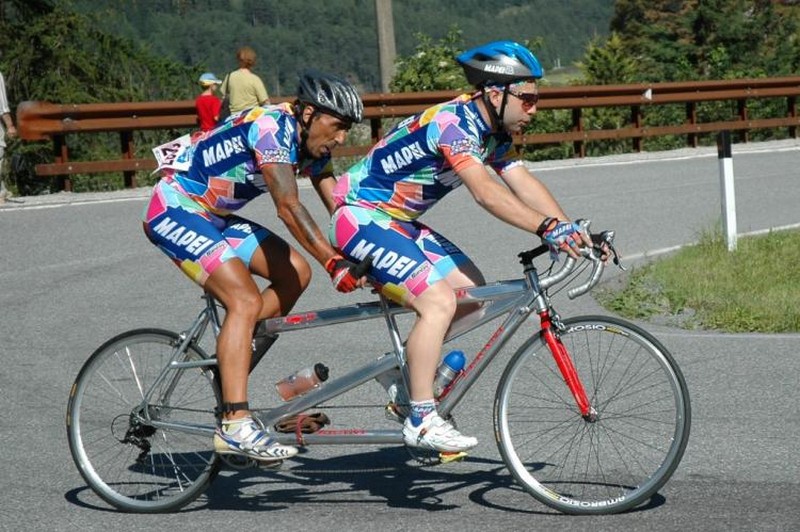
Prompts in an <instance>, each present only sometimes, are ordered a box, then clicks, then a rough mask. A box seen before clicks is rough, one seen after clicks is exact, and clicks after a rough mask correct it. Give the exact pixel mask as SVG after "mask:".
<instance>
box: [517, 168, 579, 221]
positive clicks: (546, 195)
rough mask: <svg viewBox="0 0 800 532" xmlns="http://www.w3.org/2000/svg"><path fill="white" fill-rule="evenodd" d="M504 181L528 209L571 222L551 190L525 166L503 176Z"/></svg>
mask: <svg viewBox="0 0 800 532" xmlns="http://www.w3.org/2000/svg"><path fill="white" fill-rule="evenodd" d="M501 177H502V179H503V181H505V183H506V184H507V185H508V187H509V188H510V189H511V190H512V191H513V192H514V195H516V196H517V197H518V198H519V199H520V200H522V202H523V203H525V205H527V206H528V207H530V208H532V209H534V210H536V211H538V212H540V213H542V214H544V215H546V216H552V217H554V218H558V219H559V220H564V221H566V220H569V218H568V217H567V215H566V214H565V213H564V211H563V210H562V209H561V206H560V205H559V204H558V201H556V199H555V197H553V194H551V193H550V190H548V188H547V187H546V186H545V185H544V183H542V182H541V181H539V180H538V179H537V178H536V176H534V175H533V174H532V173H531V172H530V171H528V169H527V168H525V167H524V166H523V165H517V166H514V167H512V168H510V169H509V170H507V171H505V172H503V174H501Z"/></svg>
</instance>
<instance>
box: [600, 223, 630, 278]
mask: <svg viewBox="0 0 800 532" xmlns="http://www.w3.org/2000/svg"><path fill="white" fill-rule="evenodd" d="M615 235H616V233H614V231H603V232H602V233H599V234H597V235H592V240H593V241H594V242H595V245H594V248H595V250H599V251H600V252H601V253H602V247H603V246H602V245H603V244H605V245H606V246H607V247H608V251H609V252H610V253H611V261H612V262H613V263H614V265H615V266H617V267H618V268H619V269H620V270H622V271H627V270H628V268H626V267H625V266H624V265H623V264H622V256H621V255H620V254H619V252H618V251H617V248H615V247H614V236H615ZM595 237H596V238H595Z"/></svg>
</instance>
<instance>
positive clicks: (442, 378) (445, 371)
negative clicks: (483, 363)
mask: <svg viewBox="0 0 800 532" xmlns="http://www.w3.org/2000/svg"><path fill="white" fill-rule="evenodd" d="M465 362H466V357H465V356H464V352H463V351H450V352H449V353H447V355H446V356H445V357H444V360H442V363H441V364H440V365H439V369H438V370H436V380H434V382H433V394H434V397H439V396H440V395H441V394H442V392H443V391H444V389H445V388H446V387H447V385H448V384H450V382H451V381H452V380H453V378H455V376H456V375H458V374H459V373H461V370H463V369H464V363H465Z"/></svg>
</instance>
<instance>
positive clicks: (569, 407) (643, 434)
mask: <svg viewBox="0 0 800 532" xmlns="http://www.w3.org/2000/svg"><path fill="white" fill-rule="evenodd" d="M564 324H565V326H566V331H565V332H564V333H563V334H562V336H561V339H562V341H563V343H564V346H565V347H566V349H567V351H568V352H569V354H570V356H571V358H572V362H573V364H574V365H575V368H576V370H577V372H578V375H579V377H580V379H581V381H582V382H583V385H584V388H585V389H586V393H587V395H588V396H589V400H590V403H591V406H592V407H593V408H594V409H595V410H596V411H597V418H596V420H595V421H593V422H592V421H587V420H585V419H584V418H583V417H581V415H580V413H579V411H578V408H577V406H576V404H575V400H574V399H573V398H572V395H571V394H570V392H569V390H568V389H567V386H566V384H565V383H564V380H563V377H562V376H561V374H560V373H559V371H558V368H557V367H556V364H555V362H554V360H553V357H552V355H551V354H550V351H549V350H548V348H547V346H546V345H545V343H544V341H543V339H542V338H541V336H538V335H537V336H535V337H533V338H531V339H530V340H528V341H527V342H526V343H525V345H523V346H522V347H521V348H520V349H519V350H518V351H517V353H516V354H515V355H514V357H513V358H512V359H511V361H510V362H509V364H508V366H507V367H506V370H505V372H504V373H503V376H502V377H501V379H500V382H499V385H498V389H497V394H496V396H495V405H494V423H495V435H496V438H497V443H498V447H499V449H500V453H501V455H502V456H503V460H504V461H505V463H506V465H507V466H508V468H509V470H510V471H511V473H512V474H513V476H514V477H515V478H516V480H517V481H518V482H519V483H520V484H521V485H522V486H523V487H524V488H525V490H526V491H528V492H529V493H530V494H531V495H533V496H534V497H535V498H536V499H537V500H539V501H540V502H542V503H544V504H547V505H548V506H550V507H552V508H555V509H557V510H559V511H561V512H565V513H570V514H608V513H616V512H621V511H624V510H627V509H630V508H633V507H635V506H637V505H639V504H641V503H642V502H644V501H645V500H647V499H649V498H650V497H651V496H652V495H653V494H654V493H655V492H656V491H657V490H658V489H659V488H660V487H661V486H663V484H664V483H665V482H666V481H667V480H668V479H669V477H670V476H671V475H672V473H673V471H674V470H675V468H676V467H677V466H678V463H679V462H680V460H681V457H682V456H683V452H684V449H685V448H686V444H687V441H688V438H689V427H690V423H691V409H690V402H689V394H688V390H687V388H686V383H685V381H684V378H683V375H682V374H681V372H680V370H679V368H678V367H677V365H676V364H675V362H674V360H673V358H672V356H671V355H670V354H669V352H668V351H667V350H666V349H665V348H664V347H663V346H662V345H661V344H659V343H658V341H657V340H655V339H654V338H653V337H652V336H651V335H649V334H648V333H646V332H645V331H643V330H642V329H640V328H638V327H636V326H635V325H633V324H630V323H628V322H625V321H623V320H619V319H616V318H609V317H599V316H598V317H594V316H587V317H581V318H574V319H570V320H566V321H565V322H564Z"/></svg>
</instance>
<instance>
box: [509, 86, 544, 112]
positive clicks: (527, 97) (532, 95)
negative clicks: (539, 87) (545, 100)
mask: <svg viewBox="0 0 800 532" xmlns="http://www.w3.org/2000/svg"><path fill="white" fill-rule="evenodd" d="M508 93H509V94H510V95H511V96H514V97H516V98H519V99H520V100H521V101H522V108H523V109H524V110H525V111H528V110H530V108H531V107H533V106H534V105H536V104H537V103H539V93H538V92H513V91H508Z"/></svg>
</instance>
